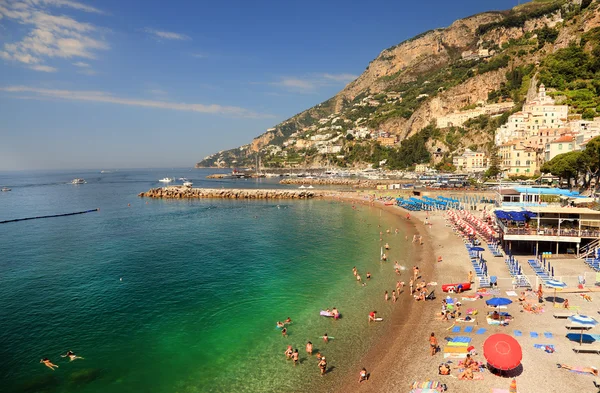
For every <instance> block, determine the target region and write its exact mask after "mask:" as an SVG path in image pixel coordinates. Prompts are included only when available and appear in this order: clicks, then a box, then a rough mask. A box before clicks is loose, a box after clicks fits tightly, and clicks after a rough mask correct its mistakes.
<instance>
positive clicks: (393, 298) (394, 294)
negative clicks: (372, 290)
mask: <svg viewBox="0 0 600 393" xmlns="http://www.w3.org/2000/svg"><path fill="white" fill-rule="evenodd" d="M397 300H398V298H397V297H396V291H392V302H393V303H396V301H397Z"/></svg>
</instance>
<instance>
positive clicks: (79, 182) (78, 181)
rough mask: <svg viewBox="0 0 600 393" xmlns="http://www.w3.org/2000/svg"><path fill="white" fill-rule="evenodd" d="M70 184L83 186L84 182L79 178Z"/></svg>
mask: <svg viewBox="0 0 600 393" xmlns="http://www.w3.org/2000/svg"><path fill="white" fill-rule="evenodd" d="M71 184H85V180H83V179H79V178H77V179H73V180H71Z"/></svg>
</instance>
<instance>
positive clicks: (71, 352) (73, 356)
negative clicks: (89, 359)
mask: <svg viewBox="0 0 600 393" xmlns="http://www.w3.org/2000/svg"><path fill="white" fill-rule="evenodd" d="M60 357H61V358H66V357H68V358H69V361H70V362H72V361H73V360H75V359H83V358H82V357H81V356H77V355H75V354H74V353H73V351H71V350H69V351H68V352H67V353H65V354H64V355H60Z"/></svg>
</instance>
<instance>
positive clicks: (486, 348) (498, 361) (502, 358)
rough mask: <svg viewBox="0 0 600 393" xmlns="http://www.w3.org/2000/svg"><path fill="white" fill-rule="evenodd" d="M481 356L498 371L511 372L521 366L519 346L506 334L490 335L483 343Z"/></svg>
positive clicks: (521, 355) (521, 354) (521, 356)
mask: <svg viewBox="0 0 600 393" xmlns="http://www.w3.org/2000/svg"><path fill="white" fill-rule="evenodd" d="M483 356H484V357H485V359H486V360H487V362H488V363H489V364H490V365H491V366H492V367H494V368H496V369H498V370H504V371H506V370H512V369H514V368H516V367H517V366H518V365H519V364H521V359H522V358H523V351H522V350H521V345H519V343H518V342H517V340H515V339H514V338H513V337H511V336H509V335H507V334H502V333H498V334H492V335H491V336H489V337H488V338H487V340H485V342H484V343H483Z"/></svg>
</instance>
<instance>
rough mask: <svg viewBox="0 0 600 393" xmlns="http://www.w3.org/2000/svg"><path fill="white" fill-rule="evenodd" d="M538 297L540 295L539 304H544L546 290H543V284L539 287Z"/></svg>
mask: <svg viewBox="0 0 600 393" xmlns="http://www.w3.org/2000/svg"><path fill="white" fill-rule="evenodd" d="M537 295H538V302H539V303H543V302H544V290H543V289H542V284H540V285H539V287H538V290H537Z"/></svg>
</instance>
